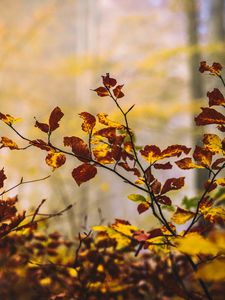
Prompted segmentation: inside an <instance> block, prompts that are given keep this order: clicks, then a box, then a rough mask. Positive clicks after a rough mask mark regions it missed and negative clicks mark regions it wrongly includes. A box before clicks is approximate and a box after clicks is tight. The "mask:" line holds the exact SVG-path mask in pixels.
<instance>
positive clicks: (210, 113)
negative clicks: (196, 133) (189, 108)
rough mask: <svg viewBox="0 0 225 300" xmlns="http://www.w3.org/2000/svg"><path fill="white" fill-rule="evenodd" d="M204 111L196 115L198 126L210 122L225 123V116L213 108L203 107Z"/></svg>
mask: <svg viewBox="0 0 225 300" xmlns="http://www.w3.org/2000/svg"><path fill="white" fill-rule="evenodd" d="M201 109H202V112H201V113H200V114H199V115H198V116H197V117H195V123H196V125H197V126H201V125H203V126H204V125H209V124H220V125H223V124H225V116H224V115H222V114H221V113H219V112H218V111H216V110H215V109H213V108H208V107H202V108H201Z"/></svg>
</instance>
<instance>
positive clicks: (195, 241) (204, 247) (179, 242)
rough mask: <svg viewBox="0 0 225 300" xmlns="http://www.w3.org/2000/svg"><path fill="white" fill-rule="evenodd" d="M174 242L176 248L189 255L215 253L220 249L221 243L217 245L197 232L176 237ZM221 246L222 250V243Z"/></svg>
mask: <svg viewBox="0 0 225 300" xmlns="http://www.w3.org/2000/svg"><path fill="white" fill-rule="evenodd" d="M175 244H176V246H177V249H178V250H180V251H181V252H184V253H187V254H189V255H198V254H205V255H217V254H218V253H219V252H220V251H221V250H222V249H221V245H217V244H216V243H215V242H213V241H211V240H210V239H209V238H204V237H203V236H201V235H200V234H199V233H197V232H194V233H189V234H187V235H186V236H185V237H178V238H176V239H175ZM222 246H223V250H224V244H223V245H222Z"/></svg>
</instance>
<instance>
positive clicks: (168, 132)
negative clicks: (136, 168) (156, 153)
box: [0, 0, 225, 235]
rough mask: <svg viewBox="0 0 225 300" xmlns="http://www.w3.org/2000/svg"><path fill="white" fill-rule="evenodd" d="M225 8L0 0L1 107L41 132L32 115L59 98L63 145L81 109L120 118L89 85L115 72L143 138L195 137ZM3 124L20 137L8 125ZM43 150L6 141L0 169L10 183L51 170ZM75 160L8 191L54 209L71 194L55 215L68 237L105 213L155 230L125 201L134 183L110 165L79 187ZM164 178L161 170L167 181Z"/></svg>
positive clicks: (183, 2)
mask: <svg viewBox="0 0 225 300" xmlns="http://www.w3.org/2000/svg"><path fill="white" fill-rule="evenodd" d="M224 7H225V1H224V0H199V1H198V0H139V1H137V0H63V1H61V0H32V1H30V0H0V11H1V15H0V42H1V47H0V96H1V109H0V111H1V112H3V113H9V114H12V115H13V116H15V117H22V118H23V121H22V122H20V123H18V124H17V128H18V130H20V131H21V132H23V133H24V135H27V136H29V137H31V138H37V137H42V134H41V133H40V131H39V130H38V129H37V128H34V126H33V124H34V116H35V117H37V119H38V120H39V121H46V120H47V119H48V116H49V114H50V112H51V111H52V109H53V108H54V107H55V106H59V107H60V108H61V109H62V111H63V112H64V113H65V117H64V118H63V120H62V121H61V126H60V129H59V130H58V131H57V132H56V134H55V143H56V144H57V145H58V146H62V139H61V136H65V135H68V136H69V135H77V136H79V135H81V134H82V133H81V127H80V124H81V119H80V118H79V116H78V113H80V112H82V111H88V112H90V113H92V114H95V113H98V112H106V113H109V115H110V118H111V119H119V120H120V118H121V116H120V115H119V113H118V111H117V110H116V107H115V106H114V105H113V103H112V102H111V101H110V100H109V99H107V98H102V99H100V98H99V97H97V96H96V94H95V93H93V92H92V91H90V89H94V88H96V87H98V86H100V82H101V77H100V76H101V75H103V74H105V73H106V72H109V73H110V75H111V76H112V77H114V78H116V79H117V80H118V82H119V83H121V84H125V87H124V92H125V96H126V97H125V98H123V99H121V102H123V103H122V104H123V107H124V108H126V107H127V108H128V107H130V106H131V105H133V104H136V105H135V108H134V109H133V110H132V112H130V114H129V116H130V126H131V127H132V128H135V131H136V136H137V143H138V145H145V144H157V145H159V146H161V147H166V146H168V145H170V144H173V143H179V144H182V143H185V144H187V145H188V146H191V145H193V143H198V142H199V132H198V131H197V130H196V128H194V129H193V115H194V114H196V113H197V112H198V111H199V107H200V106H201V103H202V101H207V100H206V97H205V92H206V90H207V89H209V88H212V87H214V86H216V87H219V85H220V83H218V81H216V79H214V78H208V76H207V75H200V73H199V72H198V66H199V62H200V61H201V60H208V61H209V63H212V62H214V61H216V62H220V63H222V64H224V63H225V51H224V30H225V29H224V19H225V13H224ZM0 130H1V136H8V137H10V138H12V139H14V140H15V141H16V142H18V144H19V145H21V146H22V145H23V142H22V141H19V140H18V139H17V137H16V136H14V135H13V133H12V132H11V131H10V130H8V129H7V128H6V126H4V124H0ZM44 155H45V153H43V152H42V151H39V149H33V148H32V149H27V150H26V151H14V152H13V153H12V152H10V151H9V150H7V149H6V150H5V149H2V150H1V166H0V167H1V168H2V167H3V166H4V167H5V172H6V174H7V177H8V183H7V184H8V187H10V186H13V185H15V184H16V183H18V182H19V181H20V178H21V177H22V176H23V177H24V179H25V180H32V179H36V178H40V177H44V176H46V175H48V174H51V173H52V172H51V170H50V168H49V167H48V166H47V165H46V164H45V160H44V158H45V156H44ZM76 165H78V162H76V161H73V160H69V159H68V161H67V164H66V165H65V166H63V167H61V168H60V169H58V170H56V171H55V172H54V173H53V174H52V176H51V178H50V179H48V180H47V181H44V182H39V183H34V184H32V186H31V185H24V186H21V187H19V188H18V189H17V190H14V191H12V195H14V194H15V193H18V194H19V199H20V206H21V207H22V208H24V209H28V208H31V207H36V206H37V205H38V204H39V203H40V200H41V199H43V198H46V199H47V200H48V201H47V203H48V206H47V205H46V207H45V210H46V211H48V212H53V211H56V210H60V209H62V208H63V207H65V206H67V205H68V204H70V203H74V202H75V203H76V205H75V206H74V208H73V209H72V210H71V211H69V212H68V213H66V214H64V215H63V217H61V219H60V222H59V220H58V219H55V220H53V221H52V222H51V224H53V226H54V228H56V229H57V228H58V229H61V228H64V229H65V232H66V233H68V234H71V235H74V234H75V233H77V232H78V231H80V230H82V229H83V228H85V227H86V226H88V227H89V226H92V225H96V224H98V223H99V222H100V221H102V218H104V219H105V221H104V222H105V223H107V222H110V221H112V220H113V219H114V218H115V217H120V218H124V219H129V220H130V221H131V222H132V223H133V224H137V225H138V226H140V225H141V226H145V225H148V228H149V222H151V216H149V214H148V213H146V214H143V215H141V216H138V213H137V211H136V205H135V203H132V202H131V201H127V199H126V198H127V195H128V194H129V193H131V192H133V193H134V192H135V191H134V190H133V189H131V188H130V187H129V186H127V185H126V184H125V183H124V182H121V180H120V179H118V178H116V177H115V178H114V177H112V175H111V174H107V173H106V172H105V171H101V172H99V174H101V175H100V176H97V177H96V178H95V179H94V180H93V181H91V182H89V183H85V184H83V185H82V186H81V187H80V188H78V187H77V186H76V183H75V182H74V180H73V178H72V176H71V171H72V169H73V168H74V167H75V166H76ZM170 172H171V171H170ZM174 172H175V174H174V176H177V175H180V173H182V171H181V170H178V169H177V170H176V169H174ZM186 174H187V173H185V175H186ZM188 174H189V177H188V181H187V184H186V186H185V189H184V191H183V194H189V195H191V196H192V195H193V194H194V193H195V190H197V189H198V188H199V187H200V184H201V180H202V178H203V174H202V173H201V176H196V175H195V174H192V173H191V172H189V173H188ZM166 176H167V175H166V172H163V175H162V177H161V179H162V180H164V179H165V178H166ZM170 177H171V176H170ZM180 197H181V196H179V198H177V201H178V202H179V201H181V198H180ZM99 208H101V212H100V211H99Z"/></svg>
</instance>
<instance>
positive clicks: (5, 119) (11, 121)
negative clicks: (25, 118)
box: [0, 113, 22, 125]
mask: <svg viewBox="0 0 225 300" xmlns="http://www.w3.org/2000/svg"><path fill="white" fill-rule="evenodd" d="M0 120H2V121H3V122H5V123H6V124H8V125H12V124H14V123H16V122H19V121H21V120H22V119H21V118H14V117H12V116H11V115H9V114H6V115H4V114H2V113H0Z"/></svg>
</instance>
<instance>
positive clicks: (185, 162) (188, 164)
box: [175, 157, 204, 170]
mask: <svg viewBox="0 0 225 300" xmlns="http://www.w3.org/2000/svg"><path fill="white" fill-rule="evenodd" d="M175 164H176V165H177V166H178V167H179V168H180V169H182V170H189V169H195V168H197V169H201V168H204V167H203V166H199V165H197V164H195V163H193V161H192V158H191V157H185V158H182V159H180V160H178V161H175Z"/></svg>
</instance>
